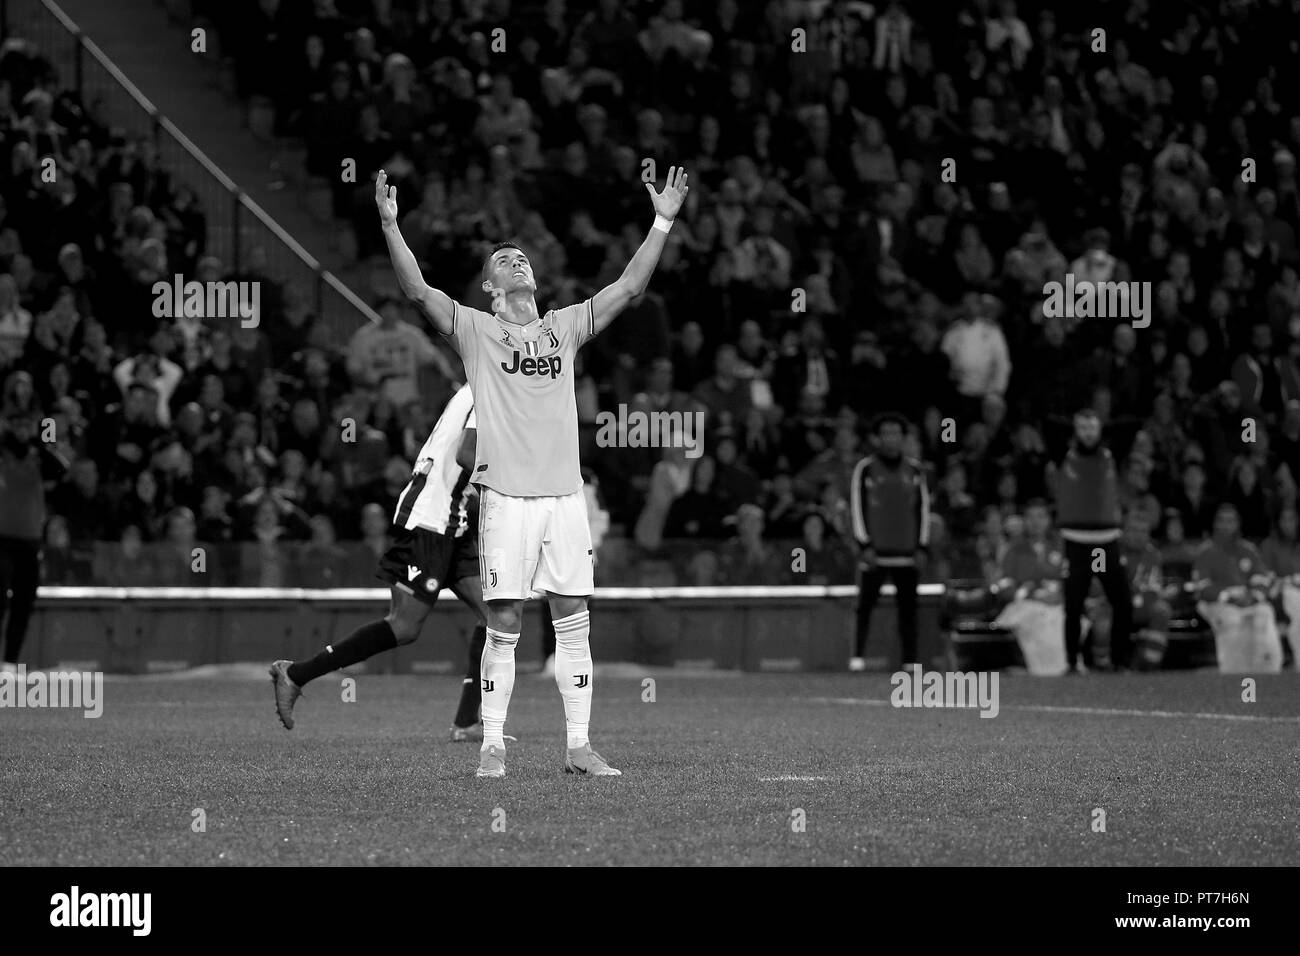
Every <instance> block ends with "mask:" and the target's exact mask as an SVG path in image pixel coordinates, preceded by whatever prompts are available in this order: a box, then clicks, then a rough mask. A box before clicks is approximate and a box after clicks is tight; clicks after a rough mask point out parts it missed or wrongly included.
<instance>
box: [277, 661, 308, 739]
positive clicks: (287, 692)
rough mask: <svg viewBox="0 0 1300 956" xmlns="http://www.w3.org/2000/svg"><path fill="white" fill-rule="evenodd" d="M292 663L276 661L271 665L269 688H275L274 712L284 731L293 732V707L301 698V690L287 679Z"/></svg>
mask: <svg viewBox="0 0 1300 956" xmlns="http://www.w3.org/2000/svg"><path fill="white" fill-rule="evenodd" d="M292 663H293V661H276V662H275V663H274V664H272V665H271V686H272V687H273V688H275V712H276V714H278V715H279V717H280V723H282V724H284V729H285V730H293V705H294V704H295V703H296V702H297V700H298V698H299V697H301V696H302V688H301V687H299V686H298V685H297V684H295V683H294V682H293V681H291V680H290V679H289V665H290V664H292Z"/></svg>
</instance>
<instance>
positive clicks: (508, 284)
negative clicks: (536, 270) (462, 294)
mask: <svg viewBox="0 0 1300 956" xmlns="http://www.w3.org/2000/svg"><path fill="white" fill-rule="evenodd" d="M487 271H488V275H487V277H486V278H485V279H484V280H483V291H484V292H487V293H488V294H489V295H493V294H494V293H495V292H496V290H498V289H502V290H504V291H505V293H506V294H507V295H509V294H510V293H511V292H536V291H537V283H536V282H535V281H534V279H533V266H532V263H530V262H529V261H528V257H527V256H526V255H524V253H523V250H521V249H499V250H497V251H496V252H495V253H493V254H492V258H491V259H490V260H489V262H488V270H487Z"/></svg>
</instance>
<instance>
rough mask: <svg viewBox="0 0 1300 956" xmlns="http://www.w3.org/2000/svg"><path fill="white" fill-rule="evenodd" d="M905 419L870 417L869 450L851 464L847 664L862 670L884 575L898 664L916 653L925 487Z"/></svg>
mask: <svg viewBox="0 0 1300 956" xmlns="http://www.w3.org/2000/svg"><path fill="white" fill-rule="evenodd" d="M906 426H907V421H906V420H905V419H904V418H903V417H902V416H901V415H896V414H885V415H882V416H880V417H879V418H878V419H876V422H875V425H874V428H873V433H874V435H875V439H876V452H875V454H872V455H868V456H867V457H865V458H863V459H862V460H861V461H859V462H858V464H857V466H856V467H855V468H854V469H853V477H852V481H851V484H850V508H851V511H852V518H853V536H854V538H855V539H857V543H858V547H859V548H860V549H861V553H860V558H859V572H858V613H857V633H856V636H855V641H854V648H853V656H852V657H851V658H850V659H849V670H853V671H861V670H866V660H865V659H864V657H863V652H864V651H865V650H866V646H867V634H868V631H869V630H870V626H871V612H872V610H873V609H874V608H875V606H876V601H877V600H878V599H879V597H880V589H881V587H882V586H883V585H884V583H885V578H886V577H888V578H890V579H892V580H893V583H894V589H895V591H896V597H895V598H894V600H895V601H896V602H897V603H898V632H899V638H900V639H901V641H902V651H903V660H902V663H903V666H904V667H908V666H910V665H913V664H916V663H918V660H917V654H916V585H917V581H918V580H919V574H918V571H917V559H918V557H919V556H920V553H921V551H922V549H924V548H925V547H927V545H928V544H929V525H930V492H929V489H928V488H927V487H926V478H925V466H924V465H923V464H922V463H921V462H920V461H919V460H917V459H915V458H908V457H907V456H905V455H904V454H903V436H904V434H905V429H906Z"/></svg>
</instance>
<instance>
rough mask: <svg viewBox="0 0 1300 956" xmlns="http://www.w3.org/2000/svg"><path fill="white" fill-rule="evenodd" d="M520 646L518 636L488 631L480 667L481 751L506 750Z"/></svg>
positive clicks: (489, 629) (490, 629)
mask: <svg viewBox="0 0 1300 956" xmlns="http://www.w3.org/2000/svg"><path fill="white" fill-rule="evenodd" d="M518 643H519V635H518V634H507V633H505V632H504V631H494V630H492V628H490V627H489V628H488V629H487V641H486V642H485V643H484V644H483V658H482V660H481V661H480V663H479V675H480V677H481V679H482V681H483V685H482V691H483V701H482V703H481V704H480V705H479V706H480V713H481V714H482V715H483V746H482V747H481V748H480V749H481V750H486V749H487V748H488V747H490V746H492V745H494V744H495V745H496V746H497V747H500V748H501V749H502V750H505V747H506V741H505V729H506V711H507V710H509V709H510V693H511V692H512V691H513V690H514V689H515V645H516V644H518Z"/></svg>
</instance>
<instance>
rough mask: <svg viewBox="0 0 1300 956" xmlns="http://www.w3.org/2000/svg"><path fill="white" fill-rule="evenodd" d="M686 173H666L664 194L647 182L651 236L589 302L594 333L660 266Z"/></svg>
mask: <svg viewBox="0 0 1300 956" xmlns="http://www.w3.org/2000/svg"><path fill="white" fill-rule="evenodd" d="M687 179H688V177H687V175H686V171H685V170H684V169H682V168H681V167H680V166H673V167H671V168H670V169H669V170H668V181H667V182H666V183H664V188H663V192H658V193H657V192H655V188H654V186H653V185H651V184H650V183H646V184H645V188H646V189H647V190H649V192H650V201H651V202H652V203H654V208H655V222H654V225H653V226H651V227H650V233H649V235H647V236H646V237H645V241H644V242H642V243H641V248H639V249H637V251H636V254H635V255H634V256H632V261H631V262H629V263H628V264H627V267H626V268H625V269H624V270H623V274H622V275H621V276H619V277H618V278H617V279H615V280H614V281H613V282H611V283H610V284H609V285H607V286H605V288H603V289H601V290H600V291H599V292H597V293H596V295H595V296H594V297H593V298H592V300H591V312H592V328H593V332H600V331H601V330H602V329H604V328H605V327H606V326H608V325H609V323H611V322H613V321H614V318H615V317H616V316H617V315H618V314H619V313H620V312H622V311H623V310H624V309H626V308H627V306H628V303H629V302H631V301H632V300H633V299H634V298H636V297H637V296H638V295H640V294H641V293H642V292H644V291H645V289H646V286H647V285H649V284H650V275H651V273H653V272H654V271H655V266H657V265H658V264H659V256H660V255H661V254H662V253H663V251H664V243H665V242H666V241H667V239H668V230H669V229H671V228H672V225H673V220H674V219H675V218H677V213H678V212H679V211H680V210H681V208H682V203H683V202H685V200H686V194H687V193H688V192H690V187H689V186H687V185H686V180H687Z"/></svg>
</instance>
